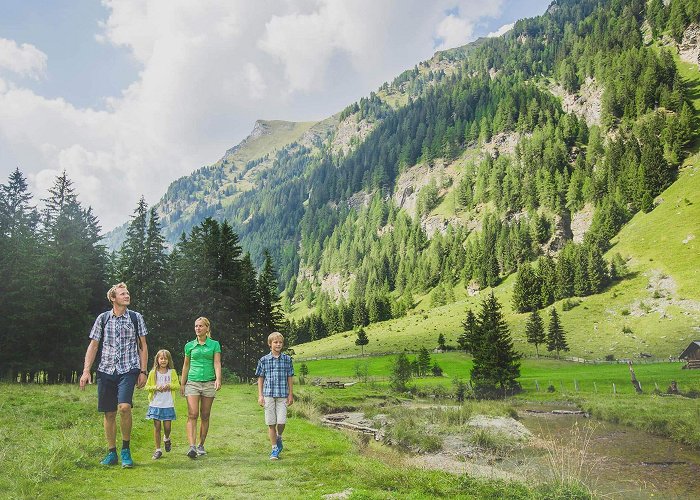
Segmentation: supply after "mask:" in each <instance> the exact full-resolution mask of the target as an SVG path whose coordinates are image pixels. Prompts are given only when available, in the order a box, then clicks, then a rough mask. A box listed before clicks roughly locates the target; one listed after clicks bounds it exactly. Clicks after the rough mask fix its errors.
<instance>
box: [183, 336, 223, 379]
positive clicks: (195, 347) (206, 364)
mask: <svg viewBox="0 0 700 500" xmlns="http://www.w3.org/2000/svg"><path fill="white" fill-rule="evenodd" d="M217 352H221V344H219V343H218V342H217V341H216V340H212V339H210V338H209V337H207V340H205V341H204V344H200V343H199V342H197V339H194V340H192V341H190V342H187V344H185V356H187V357H188V358H190V371H189V372H188V373H187V380H191V381H192V382H209V381H211V380H216V372H215V371H214V353H217Z"/></svg>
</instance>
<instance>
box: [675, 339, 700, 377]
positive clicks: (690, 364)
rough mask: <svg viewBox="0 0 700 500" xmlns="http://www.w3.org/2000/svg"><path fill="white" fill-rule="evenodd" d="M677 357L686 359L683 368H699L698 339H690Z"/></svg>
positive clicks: (699, 350) (699, 345) (699, 343)
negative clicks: (688, 343)
mask: <svg viewBox="0 0 700 500" xmlns="http://www.w3.org/2000/svg"><path fill="white" fill-rule="evenodd" d="M678 358H679V359H685V360H686V361H687V363H686V365H685V366H684V367H683V369H684V370H685V369H686V368H688V369H690V370H693V369H700V340H694V341H692V342H691V343H690V345H689V346H688V347H686V348H685V351H683V352H682V353H681V355H680V356H678Z"/></svg>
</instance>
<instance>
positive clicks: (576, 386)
mask: <svg viewBox="0 0 700 500" xmlns="http://www.w3.org/2000/svg"><path fill="white" fill-rule="evenodd" d="M574 388H575V389H576V392H578V380H576V379H574Z"/></svg>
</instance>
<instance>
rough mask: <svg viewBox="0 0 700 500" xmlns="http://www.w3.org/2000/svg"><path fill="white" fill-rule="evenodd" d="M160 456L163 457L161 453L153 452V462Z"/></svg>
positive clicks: (158, 451)
mask: <svg viewBox="0 0 700 500" xmlns="http://www.w3.org/2000/svg"><path fill="white" fill-rule="evenodd" d="M162 456H163V452H162V451H160V450H156V451H154V452H153V460H158V459H159V458H160V457H162Z"/></svg>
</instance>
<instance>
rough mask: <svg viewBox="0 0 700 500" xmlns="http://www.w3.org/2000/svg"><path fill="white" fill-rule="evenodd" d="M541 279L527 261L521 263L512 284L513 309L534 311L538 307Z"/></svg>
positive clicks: (520, 311)
mask: <svg viewBox="0 0 700 500" xmlns="http://www.w3.org/2000/svg"><path fill="white" fill-rule="evenodd" d="M541 288H542V286H541V281H540V279H539V277H538V275H537V273H535V271H534V270H533V269H532V266H531V265H530V264H529V263H525V264H522V265H521V266H520V267H519V268H518V272H517V273H516V275H515V285H513V309H515V310H516V311H517V312H519V313H522V312H528V311H534V310H536V309H538V308H539V307H540V298H541V295H540V294H541Z"/></svg>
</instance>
